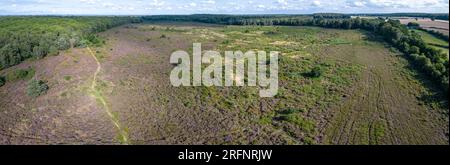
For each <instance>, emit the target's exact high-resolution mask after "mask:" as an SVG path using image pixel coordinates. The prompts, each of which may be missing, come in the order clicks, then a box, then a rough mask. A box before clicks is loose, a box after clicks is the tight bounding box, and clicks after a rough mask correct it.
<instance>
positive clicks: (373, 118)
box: [0, 15, 448, 144]
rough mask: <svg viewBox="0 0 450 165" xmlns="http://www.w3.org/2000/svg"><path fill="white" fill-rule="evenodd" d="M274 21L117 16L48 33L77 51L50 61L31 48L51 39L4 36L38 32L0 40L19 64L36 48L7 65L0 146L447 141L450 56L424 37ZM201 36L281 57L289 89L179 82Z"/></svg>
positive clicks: (324, 22)
mask: <svg viewBox="0 0 450 165" xmlns="http://www.w3.org/2000/svg"><path fill="white" fill-rule="evenodd" d="M266 17H268V16H261V17H256V18H245V17H244V19H242V18H241V17H231V16H230V17H228V16H217V17H210V16H201V15H200V16H191V17H188V16H174V17H172V18H170V19H168V18H167V17H163V16H160V17H143V18H142V20H136V18H134V17H132V18H130V17H125V18H120V17H119V18H108V19H113V20H114V19H120V20H121V21H119V22H120V23H117V24H116V23H113V24H111V25H108V26H107V28H104V29H100V30H89V31H88V32H80V33H79V35H78V34H77V35H76V36H79V42H75V41H74V40H71V39H73V38H71V37H66V34H70V33H72V32H74V31H75V32H77V31H83V29H85V27H93V26H94V27H96V26H98V25H92V26H85V27H80V28H74V29H72V30H67V29H65V30H62V31H66V30H67V31H68V32H67V33H65V32H64V33H62V31H61V32H60V31H59V30H56V31H57V33H54V32H49V34H47V35H55V36H56V39H57V38H58V37H59V36H64V37H65V38H64V37H63V38H64V39H66V38H67V40H66V42H63V41H61V43H63V44H61V45H62V46H64V45H66V44H68V45H67V47H58V48H52V49H57V50H55V51H56V52H57V53H56V52H54V53H47V55H42V56H41V55H40V54H39V53H38V52H39V51H37V50H39V49H38V48H34V47H39V46H41V44H40V43H41V42H44V41H39V39H41V40H42V39H44V38H45V37H37V38H38V39H36V40H38V41H36V42H34V41H33V40H30V43H26V44H25V45H27V44H28V45H29V47H25V48H23V47H21V46H17V45H16V44H12V43H13V42H11V41H10V40H6V39H4V38H12V39H11V40H14V42H17V43H22V42H25V41H24V38H27V35H26V34H27V33H22V34H20V37H18V38H20V39H16V38H14V37H10V35H4V36H0V38H1V40H0V41H1V42H0V44H1V45H0V46H2V49H6V48H11V47H12V48H15V49H14V50H16V51H15V52H14V53H12V55H11V56H16V55H21V52H22V50H29V51H30V52H29V53H28V55H26V56H24V57H21V58H20V60H18V61H19V62H13V63H8V65H4V66H3V69H2V70H0V76H1V77H0V78H2V79H0V80H2V81H3V83H2V84H1V85H2V86H1V87H0V98H1V99H0V114H1V115H0V143H1V144H448V103H447V97H448V95H447V94H446V93H445V92H444V91H446V90H448V88H445V87H444V86H445V80H442V79H445V78H447V80H446V83H447V87H448V56H445V55H441V54H443V53H445V52H442V51H437V50H436V52H435V48H430V47H433V46H435V45H433V44H442V43H437V41H436V43H435V42H434V40H433V41H431V40H430V39H429V38H428V39H427V38H426V37H427V36H424V35H420V33H422V32H423V33H426V32H425V31H415V30H410V29H407V27H406V26H404V25H402V24H400V22H398V21H394V20H392V21H389V22H385V20H365V19H360V18H358V19H350V18H346V17H343V16H342V17H341V16H335V15H331V16H330V15H326V16H324V17H323V18H322V17H321V18H316V17H317V16H314V17H311V18H309V17H307V16H289V17H286V16H273V17H269V19H267V18H266ZM335 17H336V18H335ZM15 18H16V19H17V20H16V19H15ZM44 18H46V17H42V18H38V19H44ZM211 18H214V19H215V20H213V21H211V20H212V19H211ZM230 18H231V19H230ZM6 19H12V20H14V22H18V21H19V22H20V20H22V19H25V18H21V17H20V18H17V17H8V18H0V21H2V23H4V22H3V21H5V20H6ZM28 19H30V18H26V19H25V20H28ZM33 19H35V18H33ZM48 19H49V20H53V19H55V20H57V19H62V20H59V21H61V22H63V23H66V22H67V21H69V22H70V21H71V20H72V19H75V20H80V19H81V20H89V19H90V17H82V18H67V17H62V18H48ZM95 19H105V18H95ZM8 21H11V20H8ZM193 21H195V22H193ZM233 21H235V22H233ZM372 21H374V22H372ZM35 22H38V23H37V24H39V25H40V26H42V28H43V29H44V31H45V29H46V26H48V27H53V26H49V24H50V23H49V22H48V21H44V22H40V21H35ZM87 22H89V21H87ZM93 22H96V21H93ZM132 22H134V23H132ZM199 22H201V23H199ZM383 22H384V23H383ZM22 23H26V21H24V22H22ZM212 23H217V24H212ZM5 24H6V23H5ZM17 24H20V23H17ZM57 24H58V25H59V23H57ZM74 25H77V26H78V25H79V23H74ZM301 25H307V26H301ZM1 26H2V27H3V26H4V27H6V25H1ZM317 26H321V27H317ZM64 27H67V26H64ZM69 27H70V26H69ZM56 29H57V28H56ZM63 29H64V28H63ZM76 29H78V30H76ZM405 29H406V30H405ZM41 30H42V29H41ZM15 31H16V30H15V29H13V28H10V29H9V30H4V31H2V33H0V34H11V33H14V32H15ZM413 31H415V32H413ZM42 33H43V34H45V33H44V32H42ZM418 33H419V34H418ZM393 34H394V35H393ZM36 35H38V36H39V35H40V33H31V32H30V36H36ZM67 36H70V35H67ZM392 36H394V37H396V38H390V37H392ZM28 37H29V36H28ZM428 37H429V36H428ZM64 39H61V40H64ZM49 40H50V41H55V39H49ZM32 41H33V42H32ZM57 41H59V39H57ZM71 41H73V42H71ZM196 42H197V43H202V46H203V48H202V49H203V50H216V51H219V52H223V51H225V50H233V51H235V50H241V51H247V50H265V51H279V52H281V54H280V56H279V88H280V89H279V92H278V94H277V95H276V96H275V97H273V98H261V97H259V95H258V91H259V89H258V87H204V86H201V87H174V86H172V85H171V84H170V80H169V76H170V72H171V70H172V69H173V68H174V65H172V64H170V63H169V58H170V54H171V53H172V52H174V51H177V50H186V51H188V52H189V51H192V44H193V43H196ZM439 42H441V41H439ZM64 43H66V44H64ZM71 43H79V44H71ZM406 44H407V46H406ZM447 44H448V42H447ZM5 45H9V46H5ZM42 45H45V44H42ZM50 45H54V44H53V43H50ZM5 47H6V48H5ZM413 47H414V48H413ZM35 49H36V50H35ZM49 50H50V46H49ZM8 52H9V51H8ZM47 52H49V51H47ZM34 53H38V54H34ZM439 53H441V54H439ZM447 53H448V49H447ZM57 54H59V55H57ZM0 56H1V57H9V54H8V56H5V54H4V53H2V54H0ZM0 60H1V59H0ZM421 60H422V61H421ZM20 61H23V62H21V63H20ZM15 64H17V65H15ZM441 65H442V66H441ZM442 67H443V68H442ZM0 83H1V82H0Z"/></svg>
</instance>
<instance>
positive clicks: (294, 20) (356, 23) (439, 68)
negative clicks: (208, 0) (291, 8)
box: [143, 14, 449, 92]
mask: <svg viewBox="0 0 450 165" xmlns="http://www.w3.org/2000/svg"><path fill="white" fill-rule="evenodd" d="M143 18H144V20H146V21H180V20H182V21H196V22H203V23H218V24H228V25H256V26H258V25H261V26H272V25H282V26H319V27H325V28H338V29H363V30H366V31H369V32H373V33H374V34H377V35H379V36H381V37H383V38H384V40H385V41H386V42H388V43H389V44H391V45H392V46H393V47H395V48H397V49H398V50H400V51H401V52H403V53H404V54H406V55H407V59H409V60H410V61H411V63H412V64H414V66H415V68H417V69H419V70H421V71H423V72H424V73H425V74H426V75H428V76H429V77H431V79H433V80H434V81H435V82H436V83H437V84H439V85H440V86H441V88H442V89H443V90H445V91H446V92H448V86H449V59H448V57H447V55H446V53H445V52H442V51H441V50H437V49H434V48H432V47H430V46H427V44H426V43H425V42H424V41H423V39H422V38H421V36H420V35H419V34H417V33H415V32H414V31H411V30H409V29H408V27H407V26H406V25H402V24H401V23H400V22H399V21H398V20H385V19H381V18H380V19H361V18H354V19H351V18H347V17H345V16H342V15H339V14H336V15H330V14H323V15H320V14H315V15H312V16H311V15H310V16H306V15H289V16H285V15H274V16H267V15H246V16H231V15H191V16H167V15H166V16H164V15H160V16H147V17H143Z"/></svg>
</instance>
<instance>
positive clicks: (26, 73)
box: [6, 68, 35, 81]
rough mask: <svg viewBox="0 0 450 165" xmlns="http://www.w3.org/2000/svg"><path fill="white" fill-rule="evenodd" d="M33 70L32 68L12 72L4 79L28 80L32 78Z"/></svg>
mask: <svg viewBox="0 0 450 165" xmlns="http://www.w3.org/2000/svg"><path fill="white" fill-rule="evenodd" d="M34 72H35V71H34V69H33V68H27V69H18V70H14V71H12V72H10V73H8V74H7V75H6V79H7V80H8V81H16V80H23V79H30V78H32V77H33V76H34Z"/></svg>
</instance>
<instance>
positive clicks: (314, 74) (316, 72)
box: [305, 66, 324, 78]
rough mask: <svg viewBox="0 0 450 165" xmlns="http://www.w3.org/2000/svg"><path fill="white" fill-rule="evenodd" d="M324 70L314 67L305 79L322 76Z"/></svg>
mask: <svg viewBox="0 0 450 165" xmlns="http://www.w3.org/2000/svg"><path fill="white" fill-rule="evenodd" d="M323 72H324V69H323V68H322V67H321V66H315V67H314V68H312V69H311V71H309V72H308V73H306V74H305V76H306V77H311V78H317V77H320V76H322V75H323Z"/></svg>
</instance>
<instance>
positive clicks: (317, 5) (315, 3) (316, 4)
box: [312, 1, 321, 7]
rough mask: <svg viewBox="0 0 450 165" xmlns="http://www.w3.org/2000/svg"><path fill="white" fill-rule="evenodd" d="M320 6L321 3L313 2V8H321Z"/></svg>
mask: <svg viewBox="0 0 450 165" xmlns="http://www.w3.org/2000/svg"><path fill="white" fill-rule="evenodd" d="M320 4H321V2H320V1H313V2H312V5H313V6H316V7H319V6H320Z"/></svg>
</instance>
